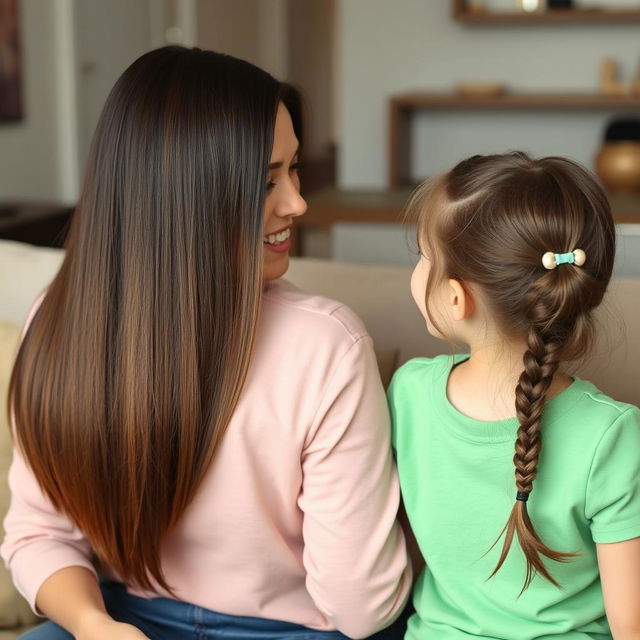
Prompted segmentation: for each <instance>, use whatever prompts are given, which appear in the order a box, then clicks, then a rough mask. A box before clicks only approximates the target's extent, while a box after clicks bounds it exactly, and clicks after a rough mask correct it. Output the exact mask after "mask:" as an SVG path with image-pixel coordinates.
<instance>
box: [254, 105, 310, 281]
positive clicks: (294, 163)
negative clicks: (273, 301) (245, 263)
mask: <svg viewBox="0 0 640 640" xmlns="http://www.w3.org/2000/svg"><path fill="white" fill-rule="evenodd" d="M267 181H268V182H267V185H266V189H267V195H266V199H265V205H264V224H263V233H264V236H263V238H262V246H263V248H264V261H263V270H262V273H263V279H264V280H274V279H275V278H279V277H280V276H282V275H284V273H285V272H286V270H287V268H288V267H289V248H290V247H291V238H290V236H291V224H292V222H293V219H294V218H295V217H296V216H301V215H302V214H303V213H304V212H305V211H306V210H307V203H306V202H305V201H304V199H303V198H302V196H301V195H300V178H299V177H298V139H297V138H296V134H295V133H294V131H293V124H292V122H291V116H290V115H289V112H288V111H287V109H286V108H285V106H284V105H283V104H282V103H281V104H280V105H279V106H278V113H277V115H276V125H275V131H274V135H273V150H272V151H271V159H270V161H269V177H268V178H267Z"/></svg>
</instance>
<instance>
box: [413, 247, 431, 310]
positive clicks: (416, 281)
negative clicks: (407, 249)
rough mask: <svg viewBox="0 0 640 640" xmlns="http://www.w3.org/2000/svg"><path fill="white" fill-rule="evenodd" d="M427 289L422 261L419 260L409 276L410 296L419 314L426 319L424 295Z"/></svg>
mask: <svg viewBox="0 0 640 640" xmlns="http://www.w3.org/2000/svg"><path fill="white" fill-rule="evenodd" d="M426 288H427V274H426V269H425V268H424V259H422V260H420V262H418V264H417V265H416V267H415V269H414V270H413V273H412V274H411V295H412V296H413V300H414V302H415V303H416V305H417V307H418V309H420V313H421V314H422V315H423V316H424V317H425V319H427V309H426V307H425V293H426Z"/></svg>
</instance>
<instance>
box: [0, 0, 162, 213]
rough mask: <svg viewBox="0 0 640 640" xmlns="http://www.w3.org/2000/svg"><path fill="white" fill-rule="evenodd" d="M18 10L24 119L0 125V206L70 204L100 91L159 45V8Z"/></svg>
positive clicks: (54, 1)
mask: <svg viewBox="0 0 640 640" xmlns="http://www.w3.org/2000/svg"><path fill="white" fill-rule="evenodd" d="M20 9H21V11H20V30H21V31H20V35H21V51H22V60H23V72H22V82H23V103H24V118H23V120H22V121H19V122H15V123H8V124H1V125H0V201H11V200H19V201H25V200H31V201H38V200H40V201H47V202H58V203H63V204H74V203H75V202H76V201H77V198H78V194H79V189H80V181H81V176H82V174H83V171H84V162H85V157H86V151H87V148H88V146H89V141H90V138H91V136H92V134H93V130H94V128H95V125H96V122H97V119H98V115H99V113H100V111H101V110H102V106H103V104H104V100H105V98H106V96H107V93H108V91H109V90H110V88H111V86H112V85H113V83H114V82H115V80H116V78H117V77H118V76H119V75H120V73H121V72H122V71H123V70H124V68H125V67H126V66H127V65H128V64H129V63H130V62H132V61H133V60H134V59H135V58H136V57H137V56H138V55H140V54H141V53H143V52H144V51H146V50H148V49H149V48H151V47H152V46H155V45H159V44H162V42H161V41H162V34H159V33H158V31H160V30H161V29H162V18H163V16H162V11H161V10H160V9H162V6H161V3H160V0H136V2H131V0H108V1H105V0H21V3H20ZM154 18H155V21H154ZM154 24H155V27H154V26H153V25H154Z"/></svg>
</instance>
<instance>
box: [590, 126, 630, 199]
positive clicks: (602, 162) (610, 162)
mask: <svg viewBox="0 0 640 640" xmlns="http://www.w3.org/2000/svg"><path fill="white" fill-rule="evenodd" d="M596 172H597V173H598V175H599V176H600V179H601V180H602V183H603V184H604V186H605V187H607V189H609V191H611V192H612V193H640V118H632V117H630V118H617V119H616V120H612V121H611V122H610V123H609V125H608V126H607V129H606V131H605V135H604V143H603V145H602V147H601V148H600V151H599V152H598V155H597V156H596Z"/></svg>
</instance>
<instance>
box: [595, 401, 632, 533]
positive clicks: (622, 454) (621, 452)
mask: <svg viewBox="0 0 640 640" xmlns="http://www.w3.org/2000/svg"><path fill="white" fill-rule="evenodd" d="M585 515H586V516H587V518H588V519H589V520H590V521H591V535H592V537H593V540H594V542H596V543H608V542H622V541H624V540H630V539H631V538H636V537H638V536H640V409H638V408H637V407H630V408H629V409H627V410H626V411H624V413H622V414H621V415H620V416H619V417H618V418H617V419H616V421H615V422H614V423H613V424H612V425H611V426H610V427H609V428H608V429H607V431H606V432H605V433H604V435H603V436H602V438H601V440H600V442H599V443H598V446H597V448H596V451H595V455H594V457H593V462H592V464H591V469H590V472H589V479H588V483H587V493H586V502H585Z"/></svg>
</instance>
